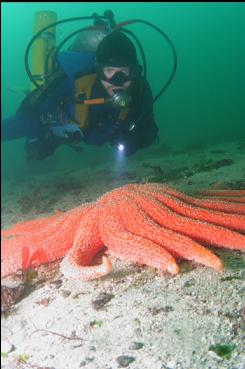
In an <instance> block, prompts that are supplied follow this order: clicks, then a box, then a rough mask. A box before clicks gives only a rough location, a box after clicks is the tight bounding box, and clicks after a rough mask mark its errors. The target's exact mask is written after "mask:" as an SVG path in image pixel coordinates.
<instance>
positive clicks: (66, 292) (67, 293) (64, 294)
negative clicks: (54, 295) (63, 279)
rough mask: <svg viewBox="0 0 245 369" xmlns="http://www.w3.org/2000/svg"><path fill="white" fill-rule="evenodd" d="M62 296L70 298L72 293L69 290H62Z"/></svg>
mask: <svg viewBox="0 0 245 369" xmlns="http://www.w3.org/2000/svg"><path fill="white" fill-rule="evenodd" d="M61 294H62V296H63V297H69V296H70V294H71V291H69V290H62V291H61Z"/></svg>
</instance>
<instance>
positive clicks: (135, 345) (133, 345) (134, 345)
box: [129, 342, 144, 350]
mask: <svg viewBox="0 0 245 369" xmlns="http://www.w3.org/2000/svg"><path fill="white" fill-rule="evenodd" d="M142 347H144V343H143V342H132V343H131V345H130V346H129V349H130V350H140V349H141V348H142Z"/></svg>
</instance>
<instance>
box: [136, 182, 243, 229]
mask: <svg viewBox="0 0 245 369" xmlns="http://www.w3.org/2000/svg"><path fill="white" fill-rule="evenodd" d="M148 188H149V187H147V186H142V187H139V191H141V190H142V191H143V192H145V193H146V194H147V193H148V194H150V195H152V196H154V198H155V199H157V200H159V201H160V202H161V203H162V204H164V205H166V206H168V207H169V208H171V209H172V210H173V211H175V212H176V213H177V214H180V215H184V216H186V217H188V218H193V219H199V220H203V221H206V222H209V223H213V224H216V225H221V226H224V227H227V228H230V229H233V230H236V231H245V215H240V214H231V213H224V212H221V211H218V210H211V209H205V208H202V207H200V206H191V205H189V204H187V203H185V202H184V201H182V200H179V199H178V198H176V197H174V196H173V195H170V194H168V193H161V192H158V191H155V190H152V188H151V187H150V188H149V189H148Z"/></svg>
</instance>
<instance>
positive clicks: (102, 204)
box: [1, 183, 245, 280]
mask: <svg viewBox="0 0 245 369" xmlns="http://www.w3.org/2000/svg"><path fill="white" fill-rule="evenodd" d="M244 199H245V191H244V190H239V191H232V190H229V191H228V190H226V191H217V190H216V191H208V192H205V195H204V193H203V195H202V197H201V198H200V197H199V198H197V197H190V196H187V195H185V194H183V193H181V192H179V191H177V190H175V189H173V188H170V187H168V186H165V185H159V184H154V183H149V184H128V185H125V186H122V187H120V188H117V189H115V190H112V191H110V192H108V193H106V194H104V195H103V196H101V197H100V198H99V199H98V200H97V201H95V202H92V203H86V204H83V205H81V206H79V207H77V208H74V209H72V210H70V211H67V212H65V213H61V212H59V213H56V214H54V215H52V216H50V217H46V218H41V219H37V220H31V221H27V222H20V223H17V224H15V225H14V226H12V228H10V229H8V230H4V231H2V232H1V234H2V276H3V277H4V276H7V275H9V274H13V273H15V272H17V271H18V270H23V271H25V270H26V269H28V268H31V267H34V266H38V265H41V264H45V263H48V262H52V261H55V260H58V259H62V258H63V260H62V262H61V264H60V268H61V272H62V273H63V274H64V276H65V277H67V278H81V279H83V280H90V279H94V278H98V277H101V276H103V275H106V274H108V273H109V272H110V271H111V270H112V264H111V261H110V258H109V257H108V254H109V255H110V254H111V255H113V256H115V257H118V258H120V259H122V260H125V261H127V262H133V263H137V264H139V265H147V266H149V267H152V268H156V269H158V270H160V271H167V272H169V273H171V274H176V273H178V272H179V266H178V264H177V263H176V259H179V258H182V259H187V260H192V261H195V262H197V263H200V264H203V265H205V266H208V267H211V268H214V269H215V270H218V271H222V270H223V263H222V261H221V260H220V258H219V257H218V256H216V255H215V253H214V252H212V251H210V250H209V249H208V248H206V246H215V247H223V248H229V249H238V250H245V204H244ZM105 247H106V248H107V251H106V255H104V256H103V257H102V263H101V264H96V265H91V264H93V260H94V257H95V256H96V255H97V254H98V253H99V252H101V250H104V248H105Z"/></svg>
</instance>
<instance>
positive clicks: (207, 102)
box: [1, 2, 245, 182]
mask: <svg viewBox="0 0 245 369" xmlns="http://www.w3.org/2000/svg"><path fill="white" fill-rule="evenodd" d="M106 9H111V10H112V11H113V12H114V14H115V19H116V21H117V22H121V21H125V20H129V19H142V20H145V21H148V22H151V23H153V24H154V25H156V26H157V27H159V28H160V29H161V30H163V31H164V32H165V33H166V34H167V36H168V37H169V38H170V39H171V41H172V42H173V44H174V46H175V49H176V52H177V58H178V64H177V71H176V74H175V76H174V79H173V81H172V83H171V84H170V86H169V87H168V88H167V90H166V91H165V92H164V94H163V95H162V96H161V97H160V98H159V99H158V100H157V102H156V104H155V106H154V111H155V117H156V122H157V124H158V126H159V129H160V144H161V143H167V144H168V145H170V146H171V147H172V148H177V147H179V146H186V145H188V144H196V145H197V146H198V145H202V144H203V143H204V144H206V145H208V144H209V143H212V142H222V141H225V140H237V141H240V140H244V139H245V69H244V65H245V47H244V38H245V4H244V3H242V2H240V3H239V2H234V3H232V2H224V3H215V2H213V3H206V2H201V3H190V2H183V3H178V2H172V3H170V2H162V3H154V2H153V3H150V2H142V3H134V2H130V3H121V2H112V3H106V2H104V3H96V2H94V3H93V2H91V3H86V2H80V3H73V2H65V3H52V2H50V3H42V2H40V3H27V2H23V3H8V2H3V3H2V4H1V10H2V14H1V20H2V22H1V25H2V33H1V38H2V50H1V51H2V59H1V60H2V117H6V116H9V115H12V114H14V112H15V110H16V109H17V107H18V105H19V103H20V102H21V100H22V98H23V94H21V93H15V92H13V91H12V89H13V88H14V89H18V88H23V89H25V88H28V87H29V85H30V83H29V80H28V77H27V74H26V72H25V68H24V53H25V50H26V47H27V44H28V42H29V41H30V39H31V37H32V36H33V25H34V15H35V13H36V12H38V11H41V10H51V11H55V12H56V13H57V16H58V20H61V19H65V18H69V17H77V16H89V15H92V13H93V12H97V13H98V14H100V15H102V13H103V12H104V10H106ZM88 24H89V23H88V22H87V23H86V22H83V23H82V27H83V26H85V25H88ZM78 27H80V24H79V22H73V23H69V24H65V25H61V26H59V28H58V29H57V38H58V41H59V40H62V39H63V38H64V37H66V36H67V35H68V34H69V33H70V32H72V31H74V30H75V29H77V28H78ZM127 28H128V29H129V30H131V31H132V32H134V33H135V35H136V36H137V37H138V39H139V41H140V42H141V44H142V46H143V48H144V52H145V55H146V60H147V66H148V80H149V82H150V85H151V87H152V90H153V95H154V96H155V95H156V94H157V93H158V92H159V90H160V89H161V88H162V86H163V84H164V83H165V82H166V81H167V79H168V77H169V74H170V73H171V70H172V67H173V56H172V53H171V50H170V48H169V46H168V44H167V43H166V42H165V41H164V40H163V39H162V38H161V36H160V35H159V34H158V33H157V32H156V31H155V30H153V29H151V28H149V27H147V26H145V25H142V24H133V25H130V26H128V27H127ZM156 147H157V146H156ZM1 151H2V181H3V182H4V181H5V180H9V179H15V178H17V179H20V178H23V176H25V174H30V173H31V175H33V176H35V175H36V174H40V173H48V172H53V171H54V170H57V169H60V170H64V169H78V168H79V169H80V168H83V166H84V167H86V165H87V159H88V158H90V159H91V158H92V160H93V159H94V162H95V163H96V162H98V164H100V163H103V162H104V161H109V160H111V158H112V156H113V155H114V154H115V151H114V150H113V149H111V148H110V147H109V146H106V147H103V148H101V147H92V146H90V147H89V146H85V150H84V152H83V153H81V154H78V153H75V152H73V151H72V150H71V149H69V148H66V147H62V148H59V149H58V150H57V151H56V153H55V155H54V156H53V157H50V158H47V159H45V160H43V161H42V162H36V163H32V164H28V163H26V161H25V152H24V139H20V140H15V141H12V142H5V143H3V144H2V145H1ZM148 152H149V151H148V149H146V150H144V152H143V151H142V152H141V153H143V155H145V157H146V158H147V155H149V154H148ZM133 160H134V157H132V158H130V159H129V161H130V162H132V161H133ZM91 170H92V169H91ZM20 180H21V179H20Z"/></svg>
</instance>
